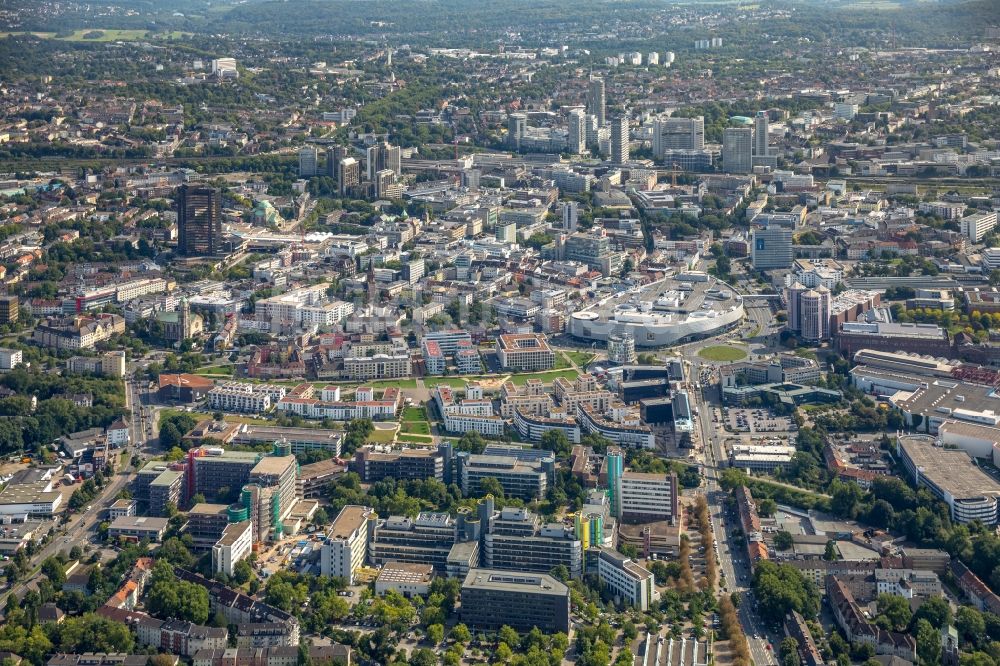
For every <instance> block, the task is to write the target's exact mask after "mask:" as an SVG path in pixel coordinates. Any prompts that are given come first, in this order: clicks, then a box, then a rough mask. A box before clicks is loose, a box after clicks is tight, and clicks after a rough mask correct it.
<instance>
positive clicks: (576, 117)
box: [566, 109, 587, 155]
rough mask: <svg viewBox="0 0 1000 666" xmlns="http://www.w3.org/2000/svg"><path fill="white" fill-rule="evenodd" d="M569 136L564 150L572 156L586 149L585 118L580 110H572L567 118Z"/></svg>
mask: <svg viewBox="0 0 1000 666" xmlns="http://www.w3.org/2000/svg"><path fill="white" fill-rule="evenodd" d="M567 121H568V122H567V125H568V129H569V134H568V136H567V138H566V143H567V146H566V150H567V152H569V153H572V154H573V155H579V154H580V153H582V152H583V151H584V150H585V149H586V148H587V117H586V115H585V114H584V113H583V111H582V110H581V109H573V110H572V111H570V112H569V116H568V118H567Z"/></svg>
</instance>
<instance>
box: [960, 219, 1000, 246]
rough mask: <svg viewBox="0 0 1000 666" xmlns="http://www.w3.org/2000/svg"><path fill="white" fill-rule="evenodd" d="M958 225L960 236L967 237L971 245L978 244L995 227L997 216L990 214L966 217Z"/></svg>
mask: <svg viewBox="0 0 1000 666" xmlns="http://www.w3.org/2000/svg"><path fill="white" fill-rule="evenodd" d="M959 224H960V231H961V233H962V235H963V236H968V238H969V240H971V241H972V242H973V243H978V242H979V241H981V240H982V239H983V237H984V236H986V234H988V233H990V232H991V231H993V228H994V227H995V226H997V214H996V212H991V213H976V214H975V215H968V216H966V217H963V218H962V220H961V222H960V223H959Z"/></svg>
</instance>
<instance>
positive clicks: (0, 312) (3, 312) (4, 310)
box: [0, 296, 18, 324]
mask: <svg viewBox="0 0 1000 666" xmlns="http://www.w3.org/2000/svg"><path fill="white" fill-rule="evenodd" d="M17 303H18V301H17V296H0V324H13V323H15V322H17V315H18V305H17Z"/></svg>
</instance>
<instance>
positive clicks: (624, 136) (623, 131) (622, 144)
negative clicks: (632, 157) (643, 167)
mask: <svg viewBox="0 0 1000 666" xmlns="http://www.w3.org/2000/svg"><path fill="white" fill-rule="evenodd" d="M628 140H629V134H628V114H627V113H625V114H622V115H620V116H615V117H614V118H612V119H611V161H612V162H613V163H615V164H625V163H626V162H628V159H629V145H628Z"/></svg>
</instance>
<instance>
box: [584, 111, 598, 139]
mask: <svg viewBox="0 0 1000 666" xmlns="http://www.w3.org/2000/svg"><path fill="white" fill-rule="evenodd" d="M583 122H584V127H586V129H587V145H588V146H596V145H597V141H598V135H597V116H595V115H594V114H592V113H588V114H587V115H585V116H584V117H583Z"/></svg>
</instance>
